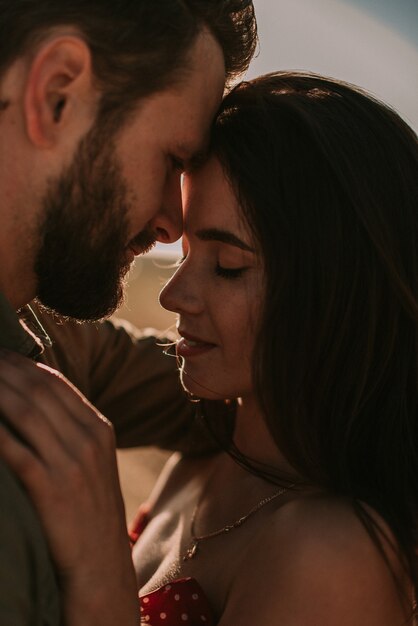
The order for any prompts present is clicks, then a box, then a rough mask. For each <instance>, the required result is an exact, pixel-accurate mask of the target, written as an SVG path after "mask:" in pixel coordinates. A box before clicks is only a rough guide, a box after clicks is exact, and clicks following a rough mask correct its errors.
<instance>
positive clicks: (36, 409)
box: [0, 351, 138, 626]
mask: <svg viewBox="0 0 418 626" xmlns="http://www.w3.org/2000/svg"><path fill="white" fill-rule="evenodd" d="M0 413H1V414H2V416H3V417H4V421H3V423H1V422H0V455H1V456H2V458H3V459H4V461H5V462H6V463H7V464H8V465H9V466H10V467H11V468H12V469H13V470H14V471H15V472H16V474H17V475H18V476H19V478H20V480H21V481H22V483H23V484H24V485H25V487H26V489H27V491H28V492H29V494H30V497H31V498H32V500H33V503H34V505H35V508H36V510H37V511H38V514H39V516H40V519H41V521H42V523H43V526H44V529H45V533H46V536H47V539H48V543H49V546H50V550H51V553H52V556H53V559H54V561H55V563H56V567H57V570H58V574H59V576H60V581H61V585H62V588H63V589H64V602H65V612H66V617H67V623H68V624H70V623H74V624H77V626H81V624H90V623H91V624H93V623H100V624H104V623H106V624H107V623H109V624H115V623H118V624H121V625H122V624H130V623H132V624H137V623H138V617H137V613H138V599H137V592H136V581H135V575H134V570H133V565H132V560H131V555H130V547H129V541H128V536H127V531H126V524H125V510H124V504H123V499H122V495H121V491H120V485H119V478H118V471H117V461H116V452H115V441H114V434H113V429H112V426H111V424H110V423H109V422H108V420H107V419H106V418H104V417H103V416H102V415H101V414H100V413H99V412H98V411H97V410H96V409H94V407H93V406H92V405H91V404H90V403H89V402H88V401H87V400H86V399H85V398H84V397H83V396H82V394H81V393H79V392H78V391H77V390H76V389H75V388H74V387H73V386H72V385H71V384H70V383H69V382H68V381H66V380H65V379H64V377H63V376H61V375H60V374H58V373H57V372H55V371H54V370H51V369H50V368H48V367H46V366H43V365H39V364H35V363H33V362H32V361H29V360H28V359H25V358H23V357H21V356H20V355H17V354H13V353H6V352H3V351H2V352H0ZM4 424H5V425H4ZM8 427H9V428H8ZM112 606H113V607H116V610H117V611H118V612H117V613H114V614H113V615H112ZM80 613H82V614H83V617H81V615H80ZM124 615H126V619H125V618H124ZM89 616H91V621H90V617H89ZM131 616H132V617H131ZM73 620H74V621H73ZM83 620H84V621H83ZM95 620H96V621H95ZM103 620H105V621H103ZM112 620H113V621H112ZM115 620H116V621H115ZM131 620H132V621H131Z"/></svg>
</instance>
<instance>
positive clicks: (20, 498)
mask: <svg viewBox="0 0 418 626" xmlns="http://www.w3.org/2000/svg"><path fill="white" fill-rule="evenodd" d="M41 334H42V331H41ZM45 341H46V342H47V339H46V338H45ZM0 346H1V347H2V348H7V349H8V350H14V351H16V352H19V353H20V354H23V355H25V356H28V357H31V358H35V357H36V356H37V355H39V354H40V353H41V352H42V350H43V347H42V343H41V341H40V340H39V339H37V338H35V336H34V335H32V334H31V333H30V332H29V330H28V329H26V328H25V327H24V325H23V324H22V323H20V321H19V319H18V317H17V315H16V313H15V311H13V309H12V308H11V307H10V305H9V303H8V302H7V301H6V300H5V298H4V297H3V296H2V295H1V294H0ZM61 623H62V620H61V615H60V601H59V590H58V584H57V580H56V577H55V572H54V568H53V566H52V562H51V559H50V556H49V553H48V547H47V544H46V541H45V538H44V535H43V532H42V530H41V527H40V523H39V521H38V518H37V516H36V513H35V511H34V509H33V507H32V504H31V502H30V501H29V499H28V497H27V495H26V493H25V491H24V489H23V487H22V486H21V484H20V483H19V481H18V480H17V479H16V478H15V476H14V475H12V474H11V472H10V471H9V470H8V469H7V468H6V467H5V466H4V464H3V463H2V462H0V624H2V625H4V626H50V625H51V626H55V625H58V624H61Z"/></svg>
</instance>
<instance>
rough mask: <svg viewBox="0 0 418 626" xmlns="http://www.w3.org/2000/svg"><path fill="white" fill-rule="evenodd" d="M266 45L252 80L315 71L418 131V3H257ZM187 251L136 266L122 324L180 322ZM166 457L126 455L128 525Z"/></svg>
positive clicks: (161, 250)
mask: <svg viewBox="0 0 418 626" xmlns="http://www.w3.org/2000/svg"><path fill="white" fill-rule="evenodd" d="M254 6H255V9H256V13H257V19H258V25H259V38H260V44H259V49H258V53H257V56H256V58H255V59H254V60H253V62H252V64H251V67H250V69H249V71H248V73H247V75H246V78H251V77H253V76H257V75H259V74H264V73H267V72H270V71H273V70H278V69H298V70H301V69H302V70H311V71H315V72H319V73H320V74H325V75H328V76H332V77H335V78H340V79H343V80H346V81H349V82H352V83H355V84H357V85H359V86H361V87H363V88H365V89H367V90H368V91H370V92H371V93H372V94H374V95H375V96H377V97H378V98H380V99H381V100H384V101H385V102H386V103H387V104H390V105H391V106H392V107H394V108H395V109H396V110H397V111H398V112H399V113H400V114H401V116H402V117H403V118H404V119H405V120H406V121H407V122H408V123H409V124H410V125H411V126H412V127H413V128H414V129H415V130H416V131H418V0H254ZM180 254H181V253H180V243H177V244H173V245H172V246H158V247H157V248H156V249H155V250H154V251H153V252H152V253H150V254H149V255H148V256H146V257H142V258H139V259H137V261H136V263H135V266H134V268H133V269H132V271H131V273H130V277H129V286H128V292H127V299H126V303H125V305H124V306H123V307H122V308H121V309H120V310H119V311H118V312H117V316H118V317H123V318H125V319H128V320H130V321H131V322H133V323H134V324H136V325H137V326H139V327H144V326H152V327H154V328H157V329H159V330H164V329H167V328H170V327H172V326H173V325H174V323H175V319H174V316H173V315H172V314H170V313H168V312H167V311H164V310H163V309H162V308H161V307H160V306H159V304H158V293H159V291H160V289H161V287H162V285H163V284H164V282H165V281H166V280H168V278H169V277H170V275H171V273H172V272H173V266H174V264H175V261H176V259H178V258H179V256H180ZM166 456H167V455H166V453H163V452H160V451H156V450H149V449H148V450H145V449H139V450H128V451H122V452H120V453H119V465H120V472H121V481H122V488H123V491H124V495H125V500H126V505H127V517H128V519H131V518H132V515H133V514H134V512H135V508H136V507H137V505H138V504H139V503H140V502H141V501H143V500H144V499H145V498H146V496H147V494H148V492H149V490H150V488H151V486H152V484H153V483H154V481H155V478H156V475H157V474H158V472H159V470H160V468H161V466H162V464H163V462H164V461H165V459H166Z"/></svg>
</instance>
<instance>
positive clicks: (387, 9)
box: [156, 0, 418, 253]
mask: <svg viewBox="0 0 418 626" xmlns="http://www.w3.org/2000/svg"><path fill="white" fill-rule="evenodd" d="M254 6H255V10H256V14H257V20H258V27H259V39H260V44H259V49H258V53H257V55H256V57H255V58H254V60H253V61H252V63H251V66H250V68H249V71H248V73H247V75H246V76H245V77H246V78H251V77H254V76H257V75H259V74H265V73H267V72H271V71H273V70H278V69H299V70H311V71H314V72H318V73H320V74H325V75H327V76H332V77H334V78H340V79H343V80H347V81H349V82H351V83H354V84H357V85H359V86H361V87H363V88H365V89H367V90H368V91H370V92H371V93H372V94H373V95H375V96H377V97H378V98H380V99H381V100H383V101H384V102H386V103H387V104H390V105H391V106H392V107H394V108H395V109H396V110H397V111H398V113H399V114H400V115H401V116H402V117H403V118H404V119H405V120H406V121H407V122H408V123H409V124H410V125H411V126H412V127H413V128H414V129H415V130H416V131H418V0H254ZM162 248H164V249H165V251H166V252H170V248H171V246H162ZM179 249H180V247H179V244H174V250H176V251H178V250H179ZM156 251H157V252H158V253H160V252H161V248H160V247H159V246H158V247H157V249H156Z"/></svg>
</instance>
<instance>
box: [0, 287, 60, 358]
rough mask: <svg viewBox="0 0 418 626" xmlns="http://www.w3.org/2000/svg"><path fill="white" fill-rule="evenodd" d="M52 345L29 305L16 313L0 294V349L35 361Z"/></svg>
mask: <svg viewBox="0 0 418 626" xmlns="http://www.w3.org/2000/svg"><path fill="white" fill-rule="evenodd" d="M51 345H52V342H51V340H50V338H49V337H48V335H47V333H46V331H45V329H44V328H43V327H42V325H41V323H40V322H39V320H38V318H37V317H36V315H35V313H34V312H33V310H32V309H31V307H30V306H29V305H26V306H24V307H22V308H21V309H20V310H19V311H18V312H16V311H15V310H14V309H13V307H12V306H11V305H10V303H9V301H8V300H7V299H6V298H5V296H4V295H3V294H2V293H0V347H1V348H4V349H6V350H12V351H13V352H18V353H19V354H22V355H23V356H27V357H29V358H32V359H36V358H37V357H38V356H40V355H41V354H42V352H43V351H44V349H45V347H47V346H48V347H49V346H51Z"/></svg>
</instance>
